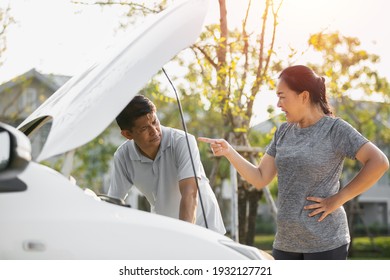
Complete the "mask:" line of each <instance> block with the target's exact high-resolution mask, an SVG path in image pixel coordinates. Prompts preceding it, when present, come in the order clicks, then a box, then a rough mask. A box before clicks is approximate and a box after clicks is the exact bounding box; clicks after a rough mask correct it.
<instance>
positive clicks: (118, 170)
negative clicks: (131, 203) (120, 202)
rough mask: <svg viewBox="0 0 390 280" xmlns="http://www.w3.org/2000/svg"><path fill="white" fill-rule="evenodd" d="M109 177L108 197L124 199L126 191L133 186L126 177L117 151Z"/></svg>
mask: <svg viewBox="0 0 390 280" xmlns="http://www.w3.org/2000/svg"><path fill="white" fill-rule="evenodd" d="M110 177H111V182H110V188H109V189H108V195H109V196H112V197H116V198H121V199H125V198H126V195H127V193H128V191H129V190H130V188H131V187H132V185H133V184H132V183H131V182H130V180H129V178H128V177H127V176H126V169H125V166H124V164H123V161H122V159H121V156H120V152H119V151H117V152H116V153H115V154H114V166H113V168H112V170H111V176H110Z"/></svg>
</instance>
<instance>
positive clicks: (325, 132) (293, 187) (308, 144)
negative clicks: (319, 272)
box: [267, 116, 368, 253]
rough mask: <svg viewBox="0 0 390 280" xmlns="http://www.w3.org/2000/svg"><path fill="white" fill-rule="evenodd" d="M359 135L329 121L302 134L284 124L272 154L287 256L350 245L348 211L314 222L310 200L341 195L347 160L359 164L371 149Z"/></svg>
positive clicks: (280, 236) (280, 245) (278, 242)
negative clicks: (365, 148) (366, 148)
mask: <svg viewBox="0 0 390 280" xmlns="http://www.w3.org/2000/svg"><path fill="white" fill-rule="evenodd" d="M367 142H368V140H367V139H366V138H364V137H363V136H362V135H361V134H360V133H359V132H358V131H357V130H356V129H354V128H353V127H352V126H351V125H350V124H348V123H347V122H345V121H344V120H342V119H340V118H333V117H329V116H326V117H323V118H321V119H320V120H319V121H318V122H317V123H315V124H314V125H312V126H310V127H307V128H299V127H298V126H297V125H296V124H292V123H283V124H282V125H281V126H280V128H279V129H278V130H277V131H276V133H275V135H274V138H273V140H272V142H271V144H270V145H269V147H268V148H267V154H269V155H270V156H272V157H274V158H275V163H276V167H277V172H278V215H277V232H276V236H275V241H274V248H275V249H278V250H282V251H287V252H300V253H314V252H322V251H327V250H332V249H335V248H337V247H340V246H342V245H345V244H347V243H349V242H350V236H349V230H348V222H347V217H346V213H345V210H344V208H343V207H340V208H339V209H337V210H336V211H334V212H333V213H332V214H330V215H328V216H327V217H326V218H325V219H324V220H323V221H321V222H318V218H319V217H320V215H316V216H314V217H309V216H308V214H309V213H310V210H304V209H303V207H304V206H305V205H308V204H312V203H313V202H310V201H308V200H306V197H308V196H314V197H323V198H325V197H329V196H331V195H333V194H335V193H337V192H338V191H339V189H340V185H339V179H340V175H341V172H342V169H343V163H344V159H345V157H348V158H351V159H355V156H356V153H357V151H358V150H359V149H360V147H361V146H362V145H363V144H365V143H367Z"/></svg>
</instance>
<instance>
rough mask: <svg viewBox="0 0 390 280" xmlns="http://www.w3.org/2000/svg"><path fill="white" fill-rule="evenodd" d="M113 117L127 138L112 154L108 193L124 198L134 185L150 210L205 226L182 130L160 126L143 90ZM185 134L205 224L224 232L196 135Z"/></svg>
mask: <svg viewBox="0 0 390 280" xmlns="http://www.w3.org/2000/svg"><path fill="white" fill-rule="evenodd" d="M116 121H117V123H118V125H119V127H120V129H121V134H122V135H123V136H124V137H126V138H127V139H128V140H127V141H125V142H124V143H123V144H122V145H121V146H120V147H119V148H118V149H117V151H116V152H115V154H114V169H113V172H112V176H111V185H110V189H109V191H108V195H109V196H112V197H116V198H122V199H124V198H125V197H126V195H127V193H128V191H129V189H130V188H131V187H132V186H135V187H136V188H137V189H138V190H139V191H140V192H141V193H142V194H143V195H144V196H145V197H146V199H147V200H148V202H149V203H150V205H151V212H153V213H156V214H161V215H165V216H168V217H172V218H178V219H180V220H183V221H187V222H190V223H194V224H198V225H201V226H205V225H206V223H205V221H204V217H203V213H202V207H200V203H198V189H197V184H196V181H195V176H194V172H193V167H192V163H191V157H190V154H189V151H188V146H187V141H186V136H185V133H184V132H183V131H181V130H177V129H174V128H169V127H164V126H161V125H160V122H159V120H158V118H157V115H156V107H155V105H154V104H153V103H152V102H151V101H150V100H149V99H148V98H146V97H144V96H142V95H138V96H136V97H134V98H133V100H132V101H131V102H130V103H129V104H128V105H127V107H126V108H125V109H124V110H123V111H122V112H121V113H120V114H119V115H118V117H117V118H116ZM188 138H189V143H190V147H191V154H192V157H193V160H194V164H195V170H196V175H197V177H198V184H199V189H200V195H201V198H202V202H203V206H204V211H205V216H206V221H207V226H208V228H209V229H211V230H214V231H216V232H219V233H221V234H225V232H226V230H225V226H224V224H223V220H222V216H221V213H220V210H219V206H218V202H217V200H216V197H215V195H214V193H213V191H212V189H211V187H210V185H209V181H208V179H207V177H206V175H205V172H204V169H203V165H202V163H201V160H200V154H199V150H198V147H197V143H196V140H195V137H194V136H192V135H188Z"/></svg>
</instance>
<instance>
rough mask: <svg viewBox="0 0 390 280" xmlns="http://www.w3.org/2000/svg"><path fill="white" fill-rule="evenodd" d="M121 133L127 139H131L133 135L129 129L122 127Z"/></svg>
mask: <svg viewBox="0 0 390 280" xmlns="http://www.w3.org/2000/svg"><path fill="white" fill-rule="evenodd" d="M121 134H122V135H123V136H124V137H126V138H127V139H129V140H133V136H132V134H131V132H130V131H129V130H127V129H123V130H121Z"/></svg>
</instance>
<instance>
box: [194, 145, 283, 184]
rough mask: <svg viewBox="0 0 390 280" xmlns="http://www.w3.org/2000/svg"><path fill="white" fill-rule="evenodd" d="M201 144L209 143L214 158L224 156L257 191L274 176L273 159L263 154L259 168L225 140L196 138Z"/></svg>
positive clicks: (274, 166)
mask: <svg viewBox="0 0 390 280" xmlns="http://www.w3.org/2000/svg"><path fill="white" fill-rule="evenodd" d="M198 140H199V141H201V142H205V143H209V144H210V148H211V150H212V151H213V154H214V155H215V156H225V157H226V158H227V159H228V160H229V162H230V163H231V164H232V165H233V166H234V168H235V169H236V170H237V172H238V173H239V174H240V175H241V177H243V178H244V179H245V180H246V181H248V182H249V183H250V184H252V185H253V186H254V187H256V188H257V189H261V188H263V187H265V186H266V185H268V184H269V183H270V182H271V181H272V179H273V178H274V177H275V176H276V173H277V172H276V165H275V158H274V157H272V156H270V155H268V154H265V155H264V156H263V158H262V159H261V161H260V164H259V166H255V165H253V164H252V163H250V162H249V161H248V160H246V159H245V158H244V157H243V156H241V155H240V154H239V153H238V152H237V151H236V150H235V149H233V147H232V146H231V145H230V144H229V143H228V142H227V141H226V140H225V139H211V138H206V137H198Z"/></svg>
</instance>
